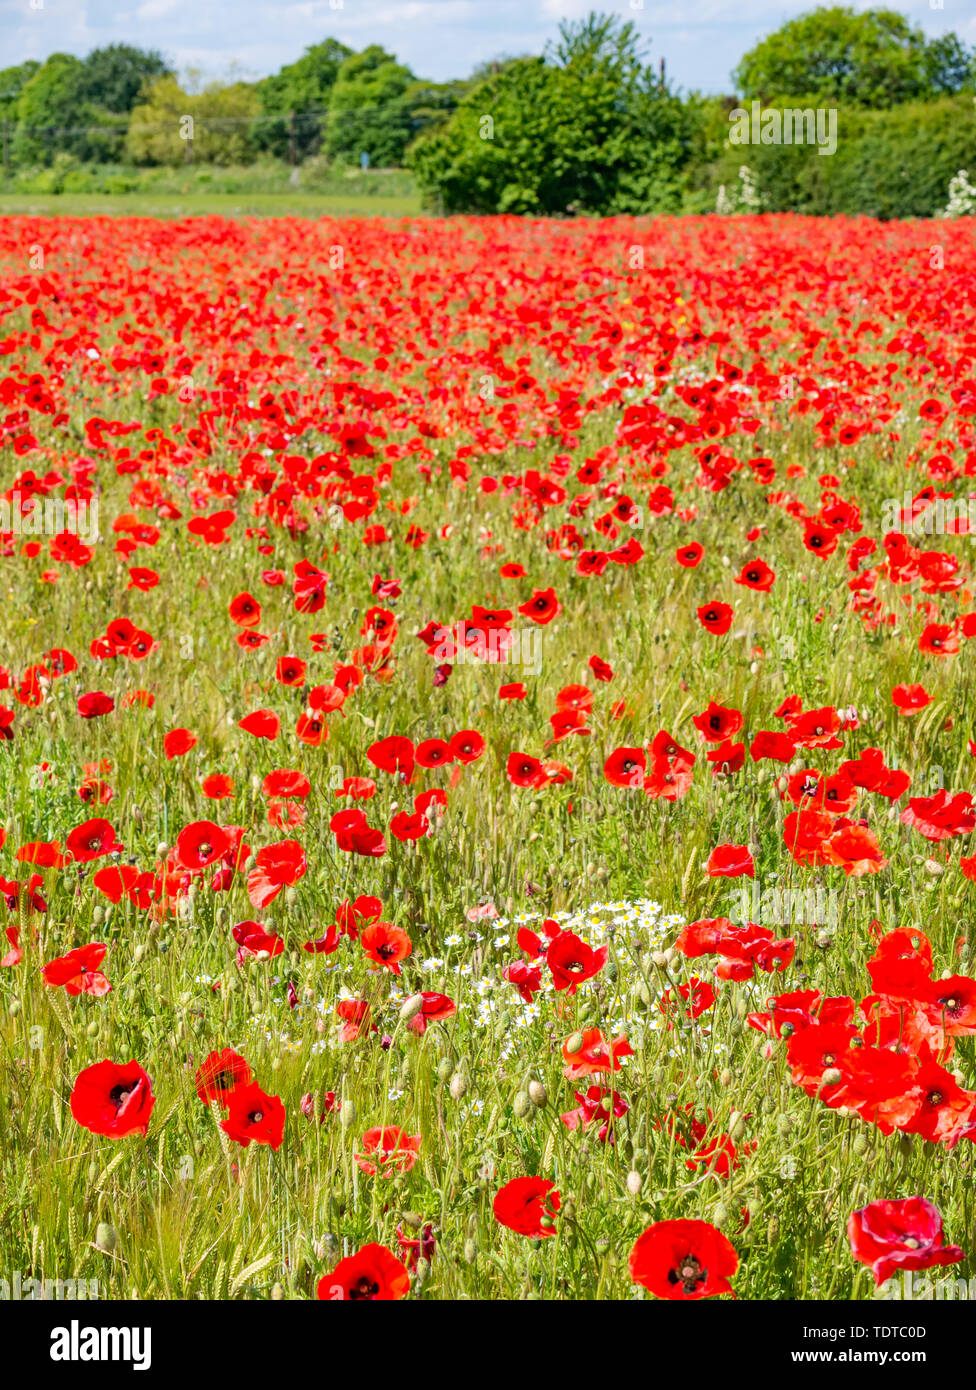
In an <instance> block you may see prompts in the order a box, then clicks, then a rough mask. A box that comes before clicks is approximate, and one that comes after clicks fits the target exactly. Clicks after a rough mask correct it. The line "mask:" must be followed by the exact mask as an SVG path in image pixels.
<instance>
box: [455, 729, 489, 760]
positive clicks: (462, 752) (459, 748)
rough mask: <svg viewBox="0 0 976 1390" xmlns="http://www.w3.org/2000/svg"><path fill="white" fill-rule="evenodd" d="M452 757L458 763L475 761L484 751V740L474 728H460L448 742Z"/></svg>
mask: <svg viewBox="0 0 976 1390" xmlns="http://www.w3.org/2000/svg"><path fill="white" fill-rule="evenodd" d="M448 748H449V750H450V754H451V757H452V758H455V759H456V760H457V761H458V762H459V763H475V762H477V761H478V759H479V758H480V757H481V755H482V754H483V753H484V751H485V741H484V739H483V738H482V736H481V734H479V733H478V732H477V731H476V730H474V729H462V730H461V731H460V733H456V734H454V735H453V737H452V738H451V739H450V740H449V742H448Z"/></svg>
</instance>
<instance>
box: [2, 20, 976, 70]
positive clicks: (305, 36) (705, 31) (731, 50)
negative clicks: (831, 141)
mask: <svg viewBox="0 0 976 1390" xmlns="http://www.w3.org/2000/svg"><path fill="white" fill-rule="evenodd" d="M880 3H882V4H884V3H885V0H880ZM936 3H938V0H907V3H905V0H903V2H902V3H898V0H888V6H889V7H890V8H893V9H899V10H901V12H902V13H904V14H907V15H908V16H909V17H910V18H911V19H912V20H913V21H914V22H915V23H916V24H920V25H921V26H922V28H924V29H925V31H926V33H928V34H930V35H933V36H934V35H936V34H941V33H945V32H946V31H947V30H949V29H954V30H955V31H956V32H957V33H958V34H959V35H960V37H961V38H963V39H965V40H966V41H967V42H968V43H971V44H972V43H976V8H974V4H973V0H942V8H941V9H935V8H933V5H934V4H936ZM815 4H816V0H806V3H804V0H677V3H672V4H664V3H662V0H602V3H601V0H0V67H7V66H9V65H11V64H13V63H17V62H22V61H23V60H24V59H26V58H45V57H47V55H48V54H49V53H54V52H58V51H60V52H68V53H75V54H77V55H78V56H79V57H82V56H84V54H86V53H87V52H88V51H89V50H90V49H92V48H95V47H97V46H99V45H101V44H106V43H112V42H125V43H134V44H139V45H141V46H143V47H147V48H158V49H160V50H162V52H163V53H164V55H165V56H166V57H167V58H169V59H170V61H171V62H173V63H174V64H175V65H176V66H177V68H179V69H180V70H183V69H186V68H188V67H196V68H200V69H202V70H203V71H204V72H205V73H206V74H207V76H209V77H226V76H228V75H229V74H230V73H231V72H232V71H236V72H237V73H238V74H239V75H240V76H242V77H246V78H248V79H253V78H256V77H263V76H265V75H266V74H268V73H269V72H274V71H276V70H277V69H278V68H279V67H281V65H282V64H283V63H286V62H291V61H292V60H293V59H295V58H296V57H298V55H299V54H300V53H301V51H302V50H303V49H304V48H305V47H307V45H308V44H311V43H316V42H318V41H319V40H320V39H323V38H325V37H327V36H328V35H334V36H335V37H336V38H339V39H342V40H343V41H344V42H345V43H347V44H349V45H350V46H351V47H353V48H363V47H365V46H366V44H368V43H382V44H383V46H384V47H385V48H387V49H389V50H391V51H392V52H393V53H395V54H396V55H397V57H399V58H400V59H401V60H402V61H403V62H405V63H407V64H409V66H410V67H411V68H412V69H413V70H414V71H415V72H416V73H417V74H418V76H421V77H430V78H434V79H436V80H443V79H445V78H448V77H465V76H467V74H468V73H469V72H470V70H471V68H472V67H473V66H474V65H475V64H476V63H479V62H481V61H483V60H485V59H488V58H494V57H497V56H498V55H499V54H503V53H509V54H514V53H532V52H534V53H538V52H541V51H542V48H543V46H544V44H545V42H546V40H547V39H550V38H552V37H553V36H554V35H555V33H556V29H557V26H558V23H559V21H560V20H561V19H567V18H575V17H577V16H579V15H582V14H585V13H586V12H587V10H589V9H594V8H595V9H602V10H603V11H605V12H608V13H609V12H614V13H619V14H622V15H623V16H625V17H626V18H629V19H632V20H634V22H635V23H636V24H637V25H638V27H639V29H640V30H641V31H642V33H643V34H644V35H646V37H647V38H648V39H650V41H651V43H650V50H649V51H650V54H651V56H652V57H653V59H654V61H655V62H656V61H657V60H659V59H660V58H661V57H662V56H663V57H664V58H665V60H666V62H667V67H668V71H669V73H670V74H671V76H672V77H673V78H674V79H675V80H676V81H677V82H678V83H679V84H680V85H681V86H682V87H684V88H685V89H686V90H687V89H690V88H692V87H697V88H698V89H699V90H701V91H706V92H721V91H729V90H731V83H730V81H729V73H730V71H731V69H732V68H733V67H734V66H735V64H736V63H737V62H738V60H739V58H740V57H741V55H742V54H743V53H744V52H745V51H746V50H747V49H748V48H750V47H751V46H752V45H753V43H755V41H756V40H757V39H758V38H761V37H762V35H763V34H765V33H768V32H769V31H770V30H771V29H775V28H777V27H778V26H779V25H780V24H782V23H783V22H784V20H786V19H789V18H791V17H793V16H795V15H797V14H802V13H803V12H804V11H806V10H809V9H812V8H814V7H815ZM854 4H855V6H856V7H857V8H859V9H866V8H869V3H868V0H854ZM635 7H636V8H635Z"/></svg>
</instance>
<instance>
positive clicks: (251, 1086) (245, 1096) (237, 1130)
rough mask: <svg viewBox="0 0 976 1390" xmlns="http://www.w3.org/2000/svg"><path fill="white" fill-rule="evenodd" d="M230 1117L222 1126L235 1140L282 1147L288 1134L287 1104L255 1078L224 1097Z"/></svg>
mask: <svg viewBox="0 0 976 1390" xmlns="http://www.w3.org/2000/svg"><path fill="white" fill-rule="evenodd" d="M224 1101H225V1103H226V1105H227V1117H226V1119H223V1120H221V1122H220V1128H221V1129H222V1130H223V1131H224V1133H225V1134H226V1135H228V1136H229V1137H230V1138H231V1139H233V1140H234V1142H235V1143H237V1144H240V1145H241V1146H242V1147H243V1148H245V1149H246V1148H247V1147H248V1145H249V1144H251V1143H255V1144H267V1145H268V1146H269V1148H272V1149H280V1148H281V1145H282V1142H283V1140H284V1137H285V1107H284V1106H283V1105H282V1103H281V1100H280V1099H279V1097H278V1096H269V1095H267V1094H266V1092H264V1091H262V1089H261V1087H260V1086H259V1085H258V1084H257V1082H255V1081H249V1082H244V1083H239V1084H238V1085H237V1086H235V1087H234V1089H233V1090H232V1091H229V1092H228V1093H227V1094H226V1096H225V1097H224Z"/></svg>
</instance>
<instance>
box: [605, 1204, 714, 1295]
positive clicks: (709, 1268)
mask: <svg viewBox="0 0 976 1390" xmlns="http://www.w3.org/2000/svg"><path fill="white" fill-rule="evenodd" d="M738 1268H739V1257H738V1255H737V1254H736V1252H735V1249H734V1247H733V1245H732V1243H731V1241H730V1240H729V1239H728V1237H727V1236H724V1235H723V1234H722V1232H721V1231H720V1230H718V1229H717V1228H716V1227H715V1226H713V1225H711V1223H710V1222H708V1221H690V1220H678V1221H655V1223H654V1225H653V1226H648V1228H647V1230H646V1231H645V1232H644V1234H643V1235H641V1236H638V1238H637V1241H636V1242H635V1244H634V1248H633V1249H632V1250H631V1252H630V1277H631V1279H632V1280H633V1281H634V1283H635V1284H643V1286H644V1288H645V1289H648V1290H649V1291H650V1292H651V1293H652V1294H654V1295H655V1296H656V1297H657V1298H669V1299H697V1298H712V1297H714V1296H715V1295H716V1294H723V1293H731V1292H732V1285H731V1284H730V1283H729V1280H730V1278H731V1277H732V1275H733V1274H735V1272H736V1270H737V1269H738Z"/></svg>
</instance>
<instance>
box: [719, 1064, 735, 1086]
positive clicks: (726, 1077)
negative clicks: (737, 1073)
mask: <svg viewBox="0 0 976 1390" xmlns="http://www.w3.org/2000/svg"><path fill="white" fill-rule="evenodd" d="M718 1079H719V1084H720V1085H721V1087H722V1089H723V1090H728V1088H729V1087H730V1086H731V1085H732V1073H731V1072H730V1071H729V1069H728V1067H724V1068H723V1069H722V1071H720V1072H719V1077H718Z"/></svg>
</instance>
